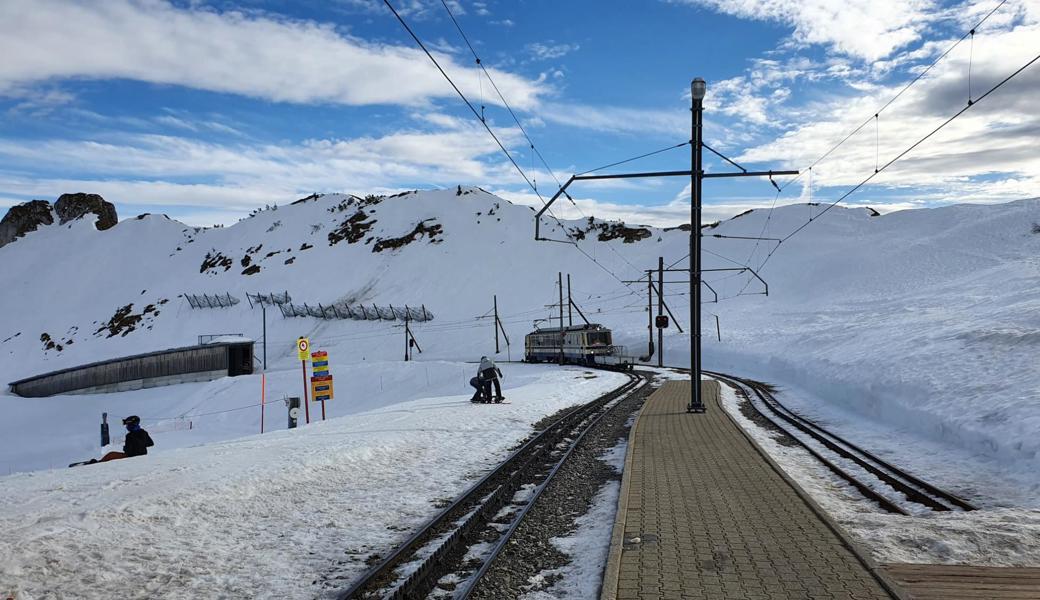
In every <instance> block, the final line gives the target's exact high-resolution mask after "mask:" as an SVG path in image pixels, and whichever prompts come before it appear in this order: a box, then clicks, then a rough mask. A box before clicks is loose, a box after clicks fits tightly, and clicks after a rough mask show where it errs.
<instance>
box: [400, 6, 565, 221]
mask: <svg viewBox="0 0 1040 600" xmlns="http://www.w3.org/2000/svg"><path fill="white" fill-rule="evenodd" d="M383 3H384V4H386V6H387V8H389V9H390V12H392V13H394V16H395V17H397V20H398V21H399V22H400V23H401V26H402V27H404V29H405V31H407V32H408V35H410V36H412V39H413V40H415V43H416V44H418V45H419V48H420V49H422V51H423V52H425V53H426V56H427V57H428V58H429V59H430V61H431V62H433V65H434V66H435V67H437V70H438V71H440V73H441V75H443V76H444V79H446V80H447V81H448V83H449V84H450V85H451V87H452V89H454V90H455V93H456V94H458V95H459V98H462V101H463V102H465V103H466V106H467V107H469V109H470V111H472V112H473V115H474V116H475V117H477V120H478V121H480V124H481V125H483V126H484V129H486V130H487V132H488V135H490V136H491V137H492V139H494V140H495V143H496V144H498V147H499V149H501V150H502V153H503V154H505V155H506V158H508V159H509V162H511V163H512V164H513V167H514V168H516V170H517V172H518V173H520V176H521V177H523V178H524V181H526V182H527V185H528V186H529V187H530V188H531V189H532V190H534V193H535V195H536V196H538V199H539V200H541V202H542V204H543V205H544V204H545V199H544V198H542V195H541V194H540V193H539V192H538V187H537V186H536V185H535V184H533V183H531V180H530V179H529V178H528V177H527V173H524V170H523V169H521V168H520V165H519V164H517V162H516V160H515V159H514V158H513V155H512V154H510V153H509V150H507V149H506V147H505V145H504V144H503V143H502V141H501V140H499V139H498V136H497V135H495V132H494V131H493V130H492V129H491V127H490V126H489V125H488V124H487V120H486V119H485V118H484V116H483V115H481V114H480V113H479V112H477V109H476V108H474V107H473V104H472V103H471V102H470V101H469V99H468V98H466V95H465V94H463V93H462V90H460V89H459V87H458V86H457V85H455V82H454V81H452V79H451V77H449V76H448V74H447V73H446V72H445V71H444V69H443V68H442V67H441V65H440V63H439V62H437V59H436V58H434V57H433V54H431V53H430V51H429V50H427V49H426V45H425V44H423V43H422V40H420V39H419V36H418V35H416V34H415V32H414V31H412V28H411V27H409V26H408V23H407V22H405V20H404V18H403V17H402V16H401V15H400V13H398V12H397V9H395V8H394V7H393V5H392V4H390V0H383ZM467 43H468V42H467ZM549 214H550V215H552V217H553V218H554V219H556V222H557V223H559V225H560V227H561V228H562V229H563V230H564V233H566V232H567V228H566V227H564V226H563V223H562V222H560V220H559V219H558V218H556V215H555V214H553V212H552V211H551V210H550V211H549Z"/></svg>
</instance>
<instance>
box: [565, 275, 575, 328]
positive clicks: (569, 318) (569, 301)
mask: <svg viewBox="0 0 1040 600" xmlns="http://www.w3.org/2000/svg"><path fill="white" fill-rule="evenodd" d="M572 306H574V299H573V298H571V274H570V273H567V325H568V326H571V325H574V320H573V316H574V313H572V312H571V307H572Z"/></svg>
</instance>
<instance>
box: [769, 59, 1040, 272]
mask: <svg viewBox="0 0 1040 600" xmlns="http://www.w3.org/2000/svg"><path fill="white" fill-rule="evenodd" d="M1038 60H1040V54H1037V55H1036V56H1034V57H1033V58H1032V59H1030V60H1029V61H1028V62H1026V63H1025V64H1024V65H1022V66H1021V67H1019V68H1018V69H1016V70H1015V71H1014V72H1013V73H1011V74H1010V75H1008V76H1007V77H1005V78H1004V79H1002V80H1000V81H999V82H998V83H997V84H995V85H994V86H993V87H991V88H989V89H988V90H987V91H986V92H985V93H984V94H982V95H981V96H979V97H978V98H977V99H976V100H975V101H974V102H970V103H968V104H967V105H965V106H964V107H963V108H961V109H960V110H959V111H957V112H956V113H954V114H953V115H952V116H950V117H949V118H948V119H946V120H945V121H943V122H942V123H940V124H939V125H938V126H937V127H935V128H934V129H932V130H931V131H929V132H928V133H927V134H925V135H924V136H923V137H922V138H920V139H918V140H917V141H916V142H914V143H913V144H910V146H908V147H907V148H906V149H905V150H903V151H902V152H900V153H899V154H897V155H896V156H895V157H893V158H892V159H891V160H889V161H888V162H887V163H885V164H884V165H882V166H881V168H880V169H877V170H875V171H874V172H873V173H870V174H869V175H867V177H866V178H864V179H863V180H862V181H860V182H859V183H857V184H856V185H854V186H853V187H852V188H850V189H849V190H848V191H846V192H845V193H844V194H842V195H841V196H839V197H838V198H837V199H836V200H834V201H833V202H831V203H829V204H827V206H826V207H825V208H824V209H823V210H822V211H820V212H819V213H818V214H817V215H816V217H815V218H816V219H819V218H820V217H821V216H823V214H824V213H826V212H827V211H829V210H830V209H832V208H834V207H835V206H836V205H837V204H838V203H840V202H841V201H842V200H844V199H846V198H848V197H849V196H851V195H852V194H853V193H855V192H856V191H857V190H859V189H860V188H862V187H863V186H864V185H866V184H867V183H869V182H870V180H872V179H874V178H875V177H877V176H878V175H880V174H881V173H882V172H884V171H885V169H887V168H888V167H890V166H892V165H893V164H895V163H896V162H897V161H899V160H900V159H902V158H903V157H904V156H906V155H907V154H909V153H910V152H911V151H913V150H914V149H915V148H917V147H918V146H920V145H921V144H923V143H924V142H925V141H926V140H928V139H929V138H931V137H932V136H933V135H935V134H936V133H938V132H939V131H941V130H942V129H943V128H944V127H946V126H947V125H949V124H950V123H952V122H953V121H954V120H956V119H957V118H958V117H960V116H961V115H963V114H964V113H965V112H967V111H968V110H969V109H971V108H972V107H974V106H976V105H978V104H979V103H980V102H982V100H984V99H985V98H987V97H988V96H989V95H990V94H992V93H993V92H995V91H997V90H998V89H1000V87H1001V86H1003V85H1004V84H1006V83H1007V82H1009V81H1011V80H1012V79H1014V78H1015V77H1016V76H1018V74H1020V73H1022V72H1023V71H1025V70H1026V69H1028V68H1029V67H1030V66H1032V65H1033V64H1034V63H1036V62H1037V61H1038ZM811 223H812V221H806V222H805V223H803V224H802V225H800V226H798V227H797V228H795V230H794V231H792V232H791V233H788V234H787V235H786V236H784V237H783V238H781V244H778V245H777V247H776V248H774V249H773V251H772V252H770V253H769V254H768V255H767V256H766V258H765V260H764V261H763V263H762V266H764V265H765V263H766V262H767V261H768V260H769V258H770V257H771V256H772V255H773V254H774V253H775V252H776V250H777V249H778V248H780V246H781V245H782V243H783V242H786V241H787V240H789V239H791V237H793V236H794V235H796V234H797V233H799V232H800V231H802V230H803V229H805V228H806V227H808V226H809V225H810V224H811ZM759 268H761V267H759Z"/></svg>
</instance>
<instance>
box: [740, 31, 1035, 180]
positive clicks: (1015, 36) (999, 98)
mask: <svg viewBox="0 0 1040 600" xmlns="http://www.w3.org/2000/svg"><path fill="white" fill-rule="evenodd" d="M1038 35H1040V25H1037V24H1036V23H1022V24H1019V25H1017V26H1015V27H1013V28H1010V29H1007V30H1003V31H997V32H990V33H989V34H987V35H986V36H985V37H979V38H978V39H976V42H975V47H974V49H971V48H969V47H968V46H967V44H962V45H961V46H960V47H958V49H957V50H956V51H955V52H953V53H951V54H950V55H949V56H948V57H947V58H946V59H944V60H943V61H941V62H940V63H939V64H938V65H937V66H936V68H934V69H933V70H932V71H931V72H930V73H929V74H928V75H927V76H926V77H925V78H923V79H922V80H920V81H918V82H917V83H916V84H915V85H914V86H913V87H911V88H910V89H909V90H908V91H907V92H906V93H904V94H903V95H902V96H901V97H900V98H899V99H898V100H897V101H896V102H895V103H893V104H892V105H891V106H889V107H888V108H887V109H885V110H884V111H882V112H881V113H880V115H879V118H878V120H877V122H873V121H871V122H870V123H868V124H867V126H866V127H864V128H863V129H862V130H860V131H859V133H857V134H856V135H855V136H853V137H852V138H850V139H849V140H848V141H847V142H846V143H845V144H843V145H842V146H841V147H840V148H838V150H837V151H835V152H834V153H833V154H831V155H830V156H828V157H827V159H826V160H825V161H823V162H822V163H820V164H819V165H817V166H816V167H815V168H814V169H813V179H814V187H817V188H819V187H822V186H830V187H833V186H842V187H850V186H852V185H854V184H856V183H859V182H860V181H861V180H863V179H864V178H865V177H866V176H868V175H870V174H871V173H873V171H874V169H875V167H880V166H881V165H884V164H885V163H886V162H888V161H889V160H891V159H892V158H894V157H896V156H897V155H898V154H899V153H900V152H902V151H903V150H905V149H906V148H907V147H909V146H910V145H911V144H912V143H913V142H915V141H917V140H918V139H920V138H922V137H923V136H924V135H925V134H927V133H928V132H930V131H932V130H933V129H934V128H935V127H937V126H938V125H940V124H941V123H942V122H943V121H945V120H946V119H947V118H949V117H950V116H952V115H953V114H954V113H956V112H957V111H958V110H960V109H961V108H963V107H964V106H965V105H966V104H967V101H968V79H967V74H968V59H969V53H971V63H972V87H973V96H974V98H978V96H979V94H980V93H982V91H984V90H986V89H989V88H990V87H992V86H993V85H994V84H995V83H996V82H998V81H1000V80H1001V79H1003V78H1004V77H1006V76H1007V75H1009V74H1010V73H1012V72H1013V71H1014V70H1016V69H1017V68H1018V67H1020V66H1022V65H1023V64H1025V63H1026V62H1027V61H1028V60H1029V59H1031V58H1033V57H1035V56H1036V53H1037V52H1038V51H1040V48H1038V47H1037V45H1036V40H1037V36H1038ZM949 43H950V42H949V41H948V42H946V43H944V44H937V46H938V47H946V46H948V45H949ZM904 85H905V83H903V82H901V83H899V84H896V85H884V86H882V85H874V86H871V87H870V88H869V91H868V92H867V93H865V94H862V95H860V96H856V97H851V98H850V97H832V98H831V99H830V100H829V101H826V102H821V103H819V104H816V105H813V106H812V107H809V109H808V110H805V111H804V113H803V114H802V115H801V117H802V118H801V119H800V120H799V121H798V122H797V123H795V124H793V125H792V126H791V128H790V129H789V130H788V131H787V132H785V133H784V134H783V135H781V136H780V137H778V138H776V139H775V140H772V141H769V142H767V143H764V144H760V145H757V146H754V147H751V148H748V149H747V150H746V151H745V152H744V153H743V154H742V155H741V156H739V157H737V158H738V160H747V161H775V160H779V161H782V162H783V163H784V164H786V165H787V166H788V167H791V168H805V167H806V166H808V165H809V164H811V163H812V162H813V161H814V160H816V159H817V158H819V157H820V156H822V155H823V154H824V153H825V152H826V151H827V150H828V149H829V148H831V147H832V146H833V145H834V144H836V143H837V142H838V141H839V140H841V139H842V138H844V137H845V136H846V135H847V134H848V133H849V132H850V131H852V130H854V129H855V128H856V127H857V126H858V125H860V124H861V123H863V122H864V121H865V120H866V119H868V118H869V117H871V116H872V115H873V114H874V113H875V111H877V110H878V109H879V108H880V107H881V106H883V105H884V104H885V103H886V102H887V101H888V100H889V99H890V98H892V97H893V96H894V95H895V94H896V93H897V92H898V91H899V90H900V89H901V88H902V87H903V86H904ZM1038 93H1040V64H1036V63H1034V66H1033V67H1031V68H1030V69H1028V70H1026V71H1024V72H1023V73H1022V74H1021V75H1019V76H1018V77H1016V79H1014V80H1012V81H1011V82H1009V83H1008V84H1006V85H1005V86H1004V87H1002V88H1000V89H999V90H998V91H996V92H994V93H993V95H991V96H990V97H988V98H986V99H985V100H984V101H982V102H981V103H979V104H976V105H975V106H973V107H972V108H971V109H970V110H968V111H967V112H965V113H964V114H963V115H962V116H961V117H959V118H958V119H957V120H955V121H953V122H952V123H950V125H948V126H947V127H946V128H944V129H943V130H942V131H941V132H940V133H938V134H936V135H935V136H934V137H932V138H930V139H929V140H927V141H926V142H924V143H923V144H922V145H920V146H919V147H917V148H915V149H914V150H913V151H912V152H911V153H909V154H908V155H906V157H905V158H903V159H900V160H899V162H897V163H895V164H893V166H892V167H891V168H889V169H888V170H886V171H884V172H883V173H881V174H880V175H878V176H877V177H876V178H875V179H874V180H873V182H872V183H873V184H877V185H884V186H889V187H893V188H919V189H922V190H927V189H935V190H939V191H941V193H944V194H945V195H946V197H947V199H952V200H961V199H963V200H970V199H972V198H986V199H989V201H995V200H1008V199H1013V198H1021V197H1025V196H1034V195H1036V191H1035V190H1036V189H1040V188H1038V187H1037V184H1038V183H1040V155H1038V154H1037V153H1036V151H1035V148H1036V140H1037V139H1038V137H1040V115H1038V113H1037V112H1036V110H1035V103H1034V101H1033V99H1034V98H1035V97H1036V95H1037V94H1038ZM802 182H803V184H807V183H808V176H807V174H806V176H804V177H803V178H802ZM1030 186H1032V191H1030ZM834 191H838V190H834ZM831 195H833V193H832V194H831Z"/></svg>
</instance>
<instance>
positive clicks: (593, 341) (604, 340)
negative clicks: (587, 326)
mask: <svg viewBox="0 0 1040 600" xmlns="http://www.w3.org/2000/svg"><path fill="white" fill-rule="evenodd" d="M588 337H589V345H590V346H609V345H610V332H609V331H597V332H594V333H589V334H588Z"/></svg>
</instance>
